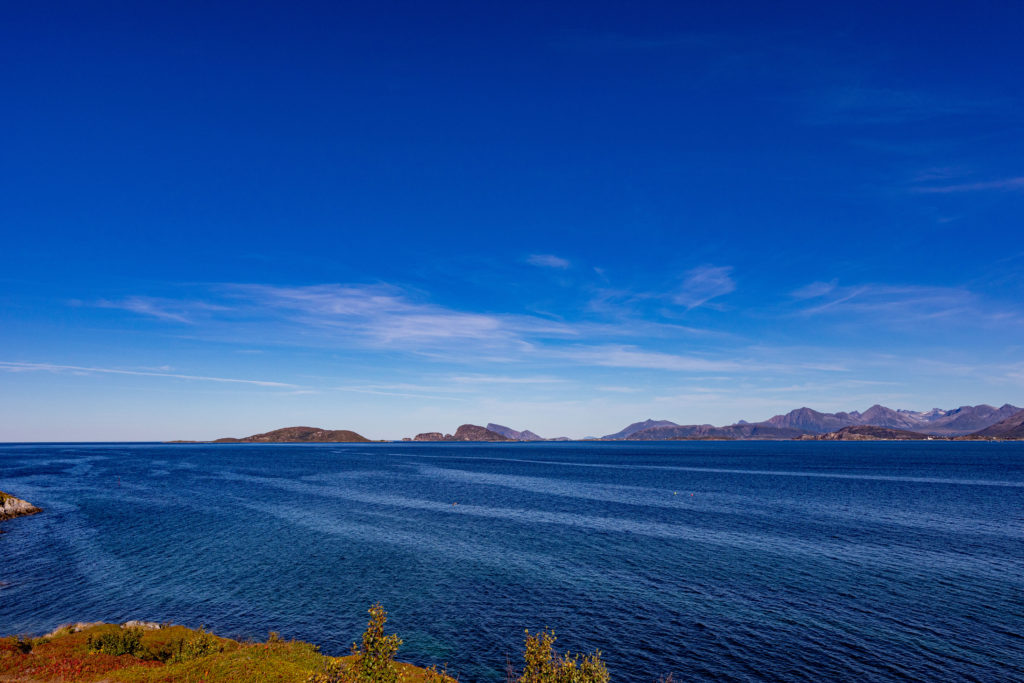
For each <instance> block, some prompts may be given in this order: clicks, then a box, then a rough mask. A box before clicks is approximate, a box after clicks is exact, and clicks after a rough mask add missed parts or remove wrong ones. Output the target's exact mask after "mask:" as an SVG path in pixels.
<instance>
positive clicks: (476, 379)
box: [451, 375, 566, 384]
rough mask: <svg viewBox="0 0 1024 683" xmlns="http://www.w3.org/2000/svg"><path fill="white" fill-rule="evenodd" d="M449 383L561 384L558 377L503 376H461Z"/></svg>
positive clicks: (561, 381) (453, 378)
mask: <svg viewBox="0 0 1024 683" xmlns="http://www.w3.org/2000/svg"><path fill="white" fill-rule="evenodd" d="M451 381H453V382H458V383H459V384H561V383H564V382H565V381H566V380H564V379H560V378H558V377H509V376H504V375H461V376H457V377H452V378H451Z"/></svg>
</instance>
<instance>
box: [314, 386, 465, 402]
mask: <svg viewBox="0 0 1024 683" xmlns="http://www.w3.org/2000/svg"><path fill="white" fill-rule="evenodd" d="M333 389H334V390H335V391H350V392H353V393H357V394H371V395H375V396H394V397H396V398H412V399H428V400H431V401H466V400H468V399H467V398H464V397H462V396H446V395H443V394H430V393H423V392H421V391H395V390H393V389H391V388H389V387H388V386H387V385H376V384H370V385H363V386H337V387H333Z"/></svg>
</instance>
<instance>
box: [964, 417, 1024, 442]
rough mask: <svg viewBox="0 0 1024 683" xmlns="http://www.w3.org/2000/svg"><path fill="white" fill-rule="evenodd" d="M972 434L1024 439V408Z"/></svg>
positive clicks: (977, 436) (984, 437)
mask: <svg viewBox="0 0 1024 683" xmlns="http://www.w3.org/2000/svg"><path fill="white" fill-rule="evenodd" d="M971 436H972V437H975V438H980V439H1024V410H1022V411H1020V412H1018V413H1016V414H1015V415H1011V416H1010V417H1008V418H1006V419H1005V420H1000V421H999V422H997V423H995V424H994V425H991V426H989V427H986V428H985V429H982V430H979V431H977V432H975V433H974V434H971Z"/></svg>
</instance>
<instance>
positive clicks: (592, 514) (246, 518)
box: [0, 442, 1024, 682]
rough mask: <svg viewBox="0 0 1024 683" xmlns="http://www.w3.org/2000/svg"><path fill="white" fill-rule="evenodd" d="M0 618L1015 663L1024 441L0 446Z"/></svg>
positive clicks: (468, 649) (834, 666)
mask: <svg viewBox="0 0 1024 683" xmlns="http://www.w3.org/2000/svg"><path fill="white" fill-rule="evenodd" d="M0 490H6V491H9V492H12V493H15V494H16V495H19V496H20V497H23V498H26V499H28V500H30V501H32V502H34V503H36V504H37V505H40V506H41V507H43V508H45V513H44V514H41V515H36V516H34V517H28V518H23V519H18V520H13V521H10V522H7V523H5V524H4V525H3V526H4V529H5V530H6V532H7V533H5V534H3V535H0V557H2V558H3V561H2V563H0V582H2V583H0V633H41V632H45V631H48V630H50V629H52V628H54V627H55V626H57V625H58V624H60V623H62V622H68V621H92V620H105V621H124V620H127V619H146V620H155V621H172V622H176V623H183V624H188V625H193V626H198V625H200V624H205V625H206V626H207V628H210V629H212V630H213V631H214V632H216V633H219V634H223V635H232V636H236V637H249V638H264V637H265V636H266V634H267V632H268V631H270V630H275V631H279V632H281V634H282V635H284V636H285V637H293V638H299V639H302V640H308V641H311V642H314V643H317V644H319V645H321V646H322V647H323V649H324V651H326V652H329V653H340V652H342V651H343V650H345V649H346V648H347V646H348V644H349V643H350V642H352V641H353V640H354V639H356V638H357V637H358V635H359V634H360V633H361V631H362V628H363V626H364V625H365V621H366V608H367V607H368V606H369V605H370V604H371V603H372V602H375V601H381V602H383V603H384V605H385V607H386V608H387V609H388V610H389V612H390V617H389V627H390V629H391V630H393V631H395V632H397V633H399V634H400V635H401V636H402V638H403V639H404V641H405V644H404V645H403V647H402V650H401V651H400V658H402V659H406V660H408V661H413V662H416V663H421V664H429V663H439V662H448V664H449V669H450V670H454V671H455V672H457V673H458V674H460V676H461V680H462V681H464V682H465V681H477V680H480V681H498V680H504V676H505V674H504V669H505V663H506V658H507V657H512V659H513V661H515V657H516V655H517V653H518V652H520V651H521V642H522V635H523V629H524V628H529V629H531V630H536V629H540V628H543V627H550V628H553V629H555V631H556V632H557V634H558V638H559V640H558V644H559V646H561V647H566V648H570V649H572V650H583V651H589V650H593V649H597V648H599V649H600V650H602V651H603V652H604V654H605V658H606V661H607V662H608V665H609V668H610V669H611V672H612V676H613V680H619V681H648V682H649V681H653V680H655V679H656V678H658V677H660V676H662V675H665V674H668V673H669V672H673V673H674V674H675V678H676V680H694V679H698V680H699V679H708V680H712V679H713V680H716V681H766V680H785V681H802V680H806V681H820V680H823V679H843V680H861V681H873V680H878V681H881V680H908V679H913V680H929V681H952V680H977V681H996V680H1013V679H1017V680H1021V679H1024V445H1021V444H988V443H965V444H961V443H955V444H954V443H903V444H893V443H866V444H865V443H820V442H819V443H794V442H785V443H677V444H614V443H603V444H496V445H481V444H407V445H401V444H372V445H366V444H360V445H335V444H330V445H309V446H307V445H218V446H208V445H146V444H142V445H134V444H132V445H126V444H97V445H75V444H72V445H67V444H56V445H0Z"/></svg>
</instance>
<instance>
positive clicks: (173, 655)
mask: <svg viewBox="0 0 1024 683" xmlns="http://www.w3.org/2000/svg"><path fill="white" fill-rule="evenodd" d="M223 651H224V646H223V645H222V644H221V643H220V641H219V640H217V638H216V637H214V635H213V634H212V633H209V632H208V631H207V630H206V629H205V628H203V627H202V626H200V627H199V630H198V631H196V632H195V635H192V636H189V637H188V638H181V639H179V640H177V641H175V642H174V643H173V644H172V645H171V648H170V650H169V651H166V650H165V651H164V652H162V653H161V659H164V661H169V662H170V663H171V664H177V663H179V662H191V661H192V660H193V659H199V658H200V657H206V656H208V655H212V654H216V653H218V652H223Z"/></svg>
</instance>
